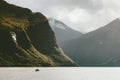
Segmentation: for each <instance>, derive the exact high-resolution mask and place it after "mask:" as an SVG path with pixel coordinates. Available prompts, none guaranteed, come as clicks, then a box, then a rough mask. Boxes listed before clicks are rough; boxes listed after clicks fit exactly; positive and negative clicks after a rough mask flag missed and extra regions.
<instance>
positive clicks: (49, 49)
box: [0, 0, 78, 67]
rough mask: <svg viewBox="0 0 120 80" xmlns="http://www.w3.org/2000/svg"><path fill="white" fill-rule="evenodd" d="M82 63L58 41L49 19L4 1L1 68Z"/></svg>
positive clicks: (0, 1) (0, 27)
mask: <svg viewBox="0 0 120 80" xmlns="http://www.w3.org/2000/svg"><path fill="white" fill-rule="evenodd" d="M8 66H9V67H26V66H29V67H50V66H51V67H52V66H54V67H55V66H59V67H61V66H78V65H77V64H76V63H75V62H74V61H72V60H71V59H70V58H69V57H67V56H66V55H65V54H64V53H63V51H62V50H61V49H60V47H59V46H58V45H57V43H56V38H55V36H54V32H53V31H52V29H51V27H50V25H49V24H48V19H47V18H46V17H45V16H44V15H43V14H41V13H38V12H37V13H33V12H32V11H31V10H29V9H27V8H21V7H18V6H15V5H13V4H8V3H7V2H5V1H4V0H0V67H8Z"/></svg>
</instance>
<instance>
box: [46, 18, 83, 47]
mask: <svg viewBox="0 0 120 80" xmlns="http://www.w3.org/2000/svg"><path fill="white" fill-rule="evenodd" d="M48 21H49V24H50V25H51V27H52V29H53V31H54V32H55V36H56V39H57V41H58V43H59V45H60V46H61V48H63V47H64V44H65V43H66V42H69V41H71V40H73V39H76V38H78V37H81V36H82V35H83V34H82V33H81V32H78V31H75V30H73V29H71V28H70V27H69V26H67V25H66V24H64V23H63V22H62V21H59V20H56V19H53V18H49V19H48Z"/></svg>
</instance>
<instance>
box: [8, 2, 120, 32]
mask: <svg viewBox="0 0 120 80" xmlns="http://www.w3.org/2000/svg"><path fill="white" fill-rule="evenodd" d="M6 1H8V2H10V3H13V4H16V5H19V6H23V7H27V8H30V9H31V10H32V11H34V12H42V13H43V14H44V15H46V16H47V17H48V18H49V17H53V18H56V19H58V20H61V21H63V22H64V23H65V24H67V25H69V26H70V27H71V28H73V29H76V30H78V31H81V32H89V31H91V30H94V29H96V28H98V27H101V26H103V25H105V24H107V23H108V22H110V21H111V20H113V19H115V18H117V17H119V14H120V3H119V0H6Z"/></svg>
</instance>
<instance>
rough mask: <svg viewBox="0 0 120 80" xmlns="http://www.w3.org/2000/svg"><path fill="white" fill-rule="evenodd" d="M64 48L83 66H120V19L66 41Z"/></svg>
mask: <svg viewBox="0 0 120 80" xmlns="http://www.w3.org/2000/svg"><path fill="white" fill-rule="evenodd" d="M63 50H65V53H69V54H70V55H69V56H70V57H71V58H72V59H74V60H75V61H76V62H77V63H79V64H80V65H81V66H120V20H119V19H115V20H114V21H112V22H110V23H109V24H107V25H106V26H104V27H101V28H99V29H97V30H95V31H92V32H90V33H87V34H85V35H84V36H82V37H81V38H77V39H74V40H72V41H70V42H68V43H66V44H65V47H64V48H63Z"/></svg>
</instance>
